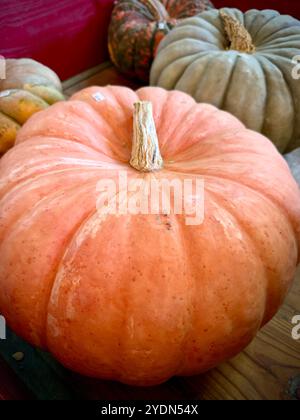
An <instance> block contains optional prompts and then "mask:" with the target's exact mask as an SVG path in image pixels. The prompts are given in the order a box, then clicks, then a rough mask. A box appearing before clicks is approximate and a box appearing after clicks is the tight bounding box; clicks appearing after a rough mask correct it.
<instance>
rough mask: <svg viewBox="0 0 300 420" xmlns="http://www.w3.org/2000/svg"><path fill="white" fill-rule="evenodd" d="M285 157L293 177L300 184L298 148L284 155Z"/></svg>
mask: <svg viewBox="0 0 300 420" xmlns="http://www.w3.org/2000/svg"><path fill="white" fill-rule="evenodd" d="M285 159H286V161H287V163H288V165H289V167H290V170H291V172H292V174H293V175H294V178H295V179H296V181H297V182H298V184H299V186H300V148H298V149H296V150H294V151H293V152H291V153H288V154H287V155H285Z"/></svg>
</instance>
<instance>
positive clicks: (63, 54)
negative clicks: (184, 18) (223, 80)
mask: <svg viewBox="0 0 300 420" xmlns="http://www.w3.org/2000/svg"><path fill="white" fill-rule="evenodd" d="M178 1H180V0H178ZM113 2H114V0H56V1H54V2H52V1H49V0H0V3H1V7H0V22H1V25H0V54H2V55H4V56H5V57H32V58H34V59H36V60H39V61H41V62H42V63H44V64H46V65H48V66H49V67H51V68H53V69H54V70H55V71H56V72H57V73H58V74H59V76H60V77H61V79H63V80H64V79H66V78H68V77H71V76H73V75H74V74H77V73H79V72H81V71H83V70H85V69H87V68H89V67H92V66H95V65H97V64H99V63H101V62H102V61H104V60H105V59H107V57H108V54H107V48H106V44H107V28H108V24H109V19H110V14H111V11H112V7H113ZM214 3H215V5H216V7H224V6H228V7H238V8H240V9H242V10H247V9H251V8H258V9H265V8H271V9H272V8H273V9H277V10H279V11H280V12H281V13H288V14H291V15H294V16H296V17H298V18H300V3H299V1H287V0H260V1H258V0H243V1H241V0H215V1H214Z"/></svg>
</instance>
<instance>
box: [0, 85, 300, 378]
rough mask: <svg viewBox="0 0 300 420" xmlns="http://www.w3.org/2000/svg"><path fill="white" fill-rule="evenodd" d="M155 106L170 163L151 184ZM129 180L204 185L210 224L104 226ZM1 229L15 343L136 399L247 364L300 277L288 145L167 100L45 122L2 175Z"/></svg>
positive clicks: (37, 121)
mask: <svg viewBox="0 0 300 420" xmlns="http://www.w3.org/2000/svg"><path fill="white" fill-rule="evenodd" d="M140 102H141V104H143V103H144V102H146V103H147V102H151V103H152V106H153V117H154V122H155V126H156V131H157V138H158V145H156V146H155V147H159V149H160V154H158V153H157V151H158V150H156V152H155V156H158V158H157V165H156V167H155V168H151V167H150V168H148V169H147V170H146V164H147V159H146V160H145V166H143V165H142V163H141V161H140V162H138V161H137V160H136V159H135V157H136V156H134V152H133V156H132V150H133V151H134V149H135V148H133V147H132V146H133V144H132V143H133V142H132V139H133V111H134V104H135V103H140ZM137 108H141V109H142V108H143V105H140V106H137ZM136 135H137V136H138V131H136ZM136 140H137V139H136V138H135V141H136ZM153 144H154V143H153ZM135 147H136V148H137V149H138V143H136V144H135ZM130 162H131V164H130ZM133 162H135V163H134V164H133ZM149 162H150V163H151V162H153V161H152V160H151V159H150V160H149V161H148V163H149ZM134 165H135V167H136V169H135V168H134V167H133V166H134ZM142 166H143V167H142ZM139 168H141V170H139ZM143 169H144V170H143ZM152 169H155V172H153V171H152ZM120 171H125V173H126V174H127V176H128V179H130V180H133V179H136V178H141V177H142V178H143V179H144V181H145V183H147V182H150V180H151V179H153V177H155V178H156V179H158V180H159V179H168V180H174V179H179V180H185V179H195V178H197V177H198V178H201V179H203V180H204V190H205V191H204V193H205V194H204V198H205V200H204V210H205V215H204V221H203V223H201V224H199V225H197V226H187V225H186V223H185V215H184V214H183V215H176V214H174V212H171V213H170V214H169V215H168V214H167V215H151V214H150V215H146V214H145V215H142V214H138V215H131V214H124V215H114V214H107V215H106V216H103V214H101V212H100V213H99V212H97V210H96V208H97V200H98V196H99V192H97V185H98V182H99V180H102V179H104V178H108V179H110V180H116V181H117V179H118V177H119V174H120ZM118 193H122V191H121V190H119V191H118ZM98 210H99V208H98ZM0 215H1V216H0V289H1V294H0V312H1V314H3V315H4V316H5V317H6V319H7V322H8V324H9V325H10V326H11V328H12V329H13V330H14V331H15V332H16V333H17V334H19V335H20V336H22V337H23V338H24V339H26V340H28V341H29V342H30V343H32V344H33V345H35V346H39V347H41V348H43V349H46V350H48V351H50V352H51V353H52V354H53V355H54V356H55V357H56V358H57V359H58V360H59V361H60V362H61V363H62V364H64V365H65V366H66V367H68V368H70V369H73V370H75V371H77V372H79V373H81V374H85V375H88V376H93V377H99V378H106V379H112V380H118V381H121V382H124V383H127V384H134V385H153V384H159V383H162V382H164V381H166V380H167V379H169V378H170V377H172V376H174V375H180V376H181V375H183V376H185V375H194V374H198V373H201V372H204V371H206V370H208V369H210V368H212V367H214V366H216V365H217V364H219V363H220V362H222V361H224V360H225V359H228V358H230V357H232V356H234V355H236V354H237V353H239V352H240V351H241V350H243V349H244V347H245V346H247V345H248V344H249V343H250V342H251V340H252V339H253V338H254V337H255V335H256V333H257V332H258V330H259V329H260V328H261V327H262V326H263V325H264V324H265V323H266V322H268V321H269V320H270V319H271V318H272V317H273V316H274V314H275V313H276V312H277V310H278V308H279V307H280V305H281V304H282V302H283V300H284V298H285V296H286V293H287V291H288V290H289V287H290V285H291V282H292V279H293V277H294V274H295V271H296V266H297V264H298V262H299V244H300V192H299V188H298V186H297V184H296V182H295V180H294V179H293V177H292V175H291V173H290V171H289V168H288V166H287V163H286V162H285V161H284V159H283V157H282V156H281V155H280V154H279V153H278V152H277V150H276V148H275V147H274V145H273V144H272V143H271V142H270V141H269V140H268V139H266V138H265V137H263V136H262V135H261V134H258V133H255V132H252V131H250V130H247V129H246V128H245V127H244V125H243V124H242V123H241V122H239V121H238V120H237V119H236V118H235V117H233V116H231V115H230V114H228V113H226V112H223V111H219V110H217V109H216V108H215V107H214V106H212V105H206V104H197V103H196V102H195V101H194V99H192V98H191V97H190V96H188V95H186V94H184V93H181V92H176V91H171V92H167V91H165V90H163V89H160V88H142V89H140V90H139V91H137V92H133V91H131V90H129V89H127V88H123V87H106V88H102V87H91V88H88V89H85V90H83V91H81V92H79V93H76V94H75V96H73V97H72V98H71V100H69V101H67V102H59V103H57V104H55V105H53V106H52V107H50V108H48V109H46V110H45V111H41V112H39V113H37V114H35V115H34V116H33V117H32V118H31V119H30V120H29V121H28V122H27V123H26V124H25V125H24V126H23V127H22V129H21V130H20V132H19V134H18V137H17V145H16V147H14V148H13V149H12V150H11V151H9V152H8V153H7V154H6V155H5V156H4V157H3V158H2V159H1V161H0Z"/></svg>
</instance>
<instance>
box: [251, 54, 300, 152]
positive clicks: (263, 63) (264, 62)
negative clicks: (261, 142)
mask: <svg viewBox="0 0 300 420" xmlns="http://www.w3.org/2000/svg"><path fill="white" fill-rule="evenodd" d="M256 59H257V61H258V62H259V64H260V65H261V68H262V70H263V72H264V74H265V80H266V83H267V90H266V91H267V98H266V110H265V120H264V124H263V127H262V134H263V135H265V136H266V137H268V138H269V137H271V136H269V135H268V133H267V127H266V126H267V123H268V122H267V116H268V114H269V113H270V111H269V110H268V104H269V101H270V98H271V95H270V93H269V81H268V79H269V77H270V75H269V73H268V71H267V68H266V65H268V66H272V67H273V68H275V69H276V70H277V71H279V73H280V74H281V75H282V78H283V81H284V84H285V85H286V86H287V83H286V80H285V78H284V76H283V74H282V71H281V70H280V69H279V68H278V67H277V66H275V64H274V63H273V62H271V61H270V60H268V58H267V57H265V56H264V55H263V54H257V56H256ZM287 91H288V93H289V99H290V102H292V104H293V109H292V112H293V117H292V118H293V121H294V122H295V112H294V107H295V103H294V101H293V98H292V95H291V91H290V89H289V87H288V86H287ZM293 125H294V124H292V126H293ZM292 135H293V133H290V135H289V136H288V138H286V140H285V144H284V145H283V148H284V149H286V148H287V147H288V144H289V139H290V138H291V137H292ZM274 136H275V135H272V137H273V138H274V144H275V145H276V147H278V148H279V147H280V144H282V142H283V136H280V138H278V137H277V141H276V137H274Z"/></svg>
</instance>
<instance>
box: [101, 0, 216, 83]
mask: <svg viewBox="0 0 300 420" xmlns="http://www.w3.org/2000/svg"><path fill="white" fill-rule="evenodd" d="M211 7H213V5H212V3H211V2H210V1H209V0H181V1H180V2H178V1H177V0H161V1H160V0H118V1H116V4H115V7H114V10H113V12H112V17H111V23H110V27H109V41H108V47H109V52H110V57H111V59H112V61H113V62H114V64H115V65H116V66H117V68H118V69H119V70H120V71H121V72H123V73H125V74H126V75H128V76H131V77H135V78H136V77H138V78H139V79H141V80H142V81H145V82H147V83H148V82H149V73H150V66H151V63H152V60H153V58H154V55H155V52H156V49H157V47H158V45H159V43H160V42H161V40H162V39H163V38H164V36H165V35H166V34H167V33H169V32H170V30H171V29H172V28H174V26H176V25H177V24H178V23H179V22H180V20H181V19H184V18H187V17H190V16H195V15H197V14H198V13H201V12H203V11H204V10H206V9H208V8H211Z"/></svg>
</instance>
